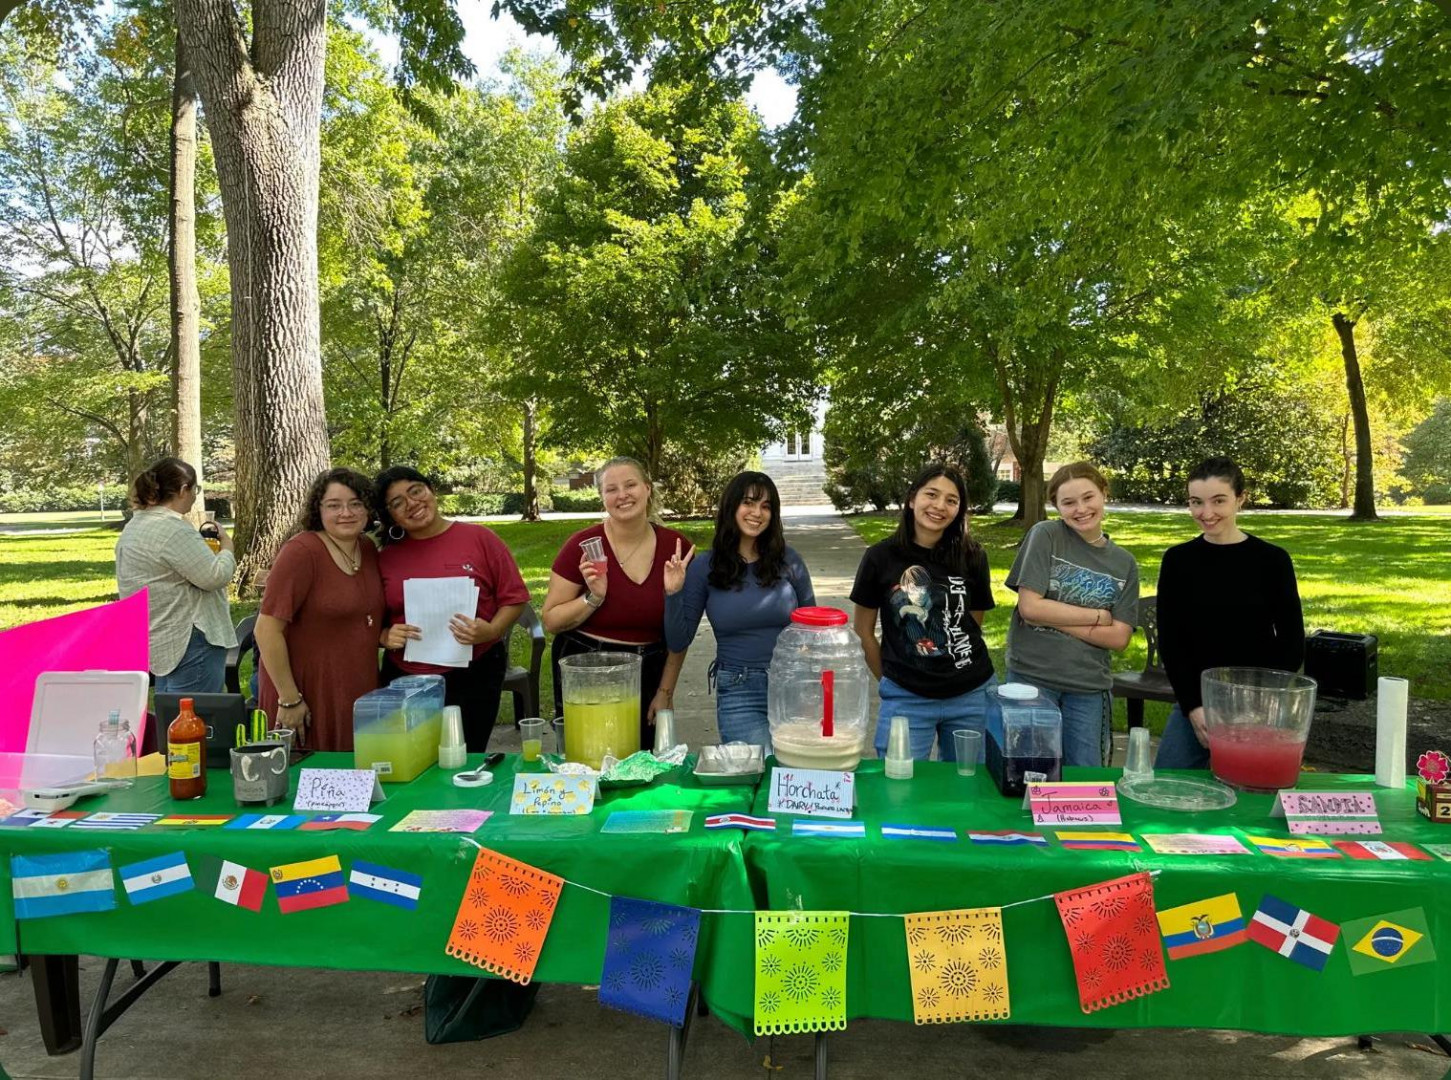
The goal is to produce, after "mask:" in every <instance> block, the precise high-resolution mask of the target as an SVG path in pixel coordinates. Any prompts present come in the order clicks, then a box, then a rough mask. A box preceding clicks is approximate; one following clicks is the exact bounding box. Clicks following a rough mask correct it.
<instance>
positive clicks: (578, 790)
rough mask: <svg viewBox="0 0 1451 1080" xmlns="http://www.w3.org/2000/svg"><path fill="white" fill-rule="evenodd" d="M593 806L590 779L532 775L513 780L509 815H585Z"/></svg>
mask: <svg viewBox="0 0 1451 1080" xmlns="http://www.w3.org/2000/svg"><path fill="white" fill-rule="evenodd" d="M594 805H595V778H594V777H593V776H560V775H559V774H557V773H555V774H549V773H542V774H541V773H535V774H533V775H528V774H524V775H519V776H516V777H514V797H513V798H512V799H510V800H509V813H511V814H588V813H589V812H590V811H591V810H593V809H594Z"/></svg>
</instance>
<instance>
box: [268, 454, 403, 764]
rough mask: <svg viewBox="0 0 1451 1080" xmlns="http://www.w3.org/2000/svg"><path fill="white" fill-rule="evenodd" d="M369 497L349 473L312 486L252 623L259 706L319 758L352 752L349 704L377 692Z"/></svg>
mask: <svg viewBox="0 0 1451 1080" xmlns="http://www.w3.org/2000/svg"><path fill="white" fill-rule="evenodd" d="M372 493H373V485H372V482H371V481H369V479H368V478H367V477H366V476H364V475H363V474H362V473H358V472H354V471H353V470H352V469H329V470H328V471H327V472H325V473H322V474H321V475H320V476H318V478H317V479H316V480H314V481H313V484H312V488H311V490H309V491H308V493H307V502H306V504H305V505H304V508H303V511H302V517H301V520H300V521H299V522H298V525H297V531H296V532H295V533H294V535H293V536H292V538H291V539H289V540H288V541H287V543H285V544H283V545H282V548H281V550H280V551H278V553H277V558H276V560H275V561H274V562H273V564H272V570H271V572H270V573H269V574H268V575H267V591H266V592H265V593H264V594H263V596H262V610H261V612H260V613H259V614H258V616H257V629H256V636H257V648H258V650H259V651H260V652H261V654H262V663H261V670H260V676H261V678H260V682H259V686H258V694H257V698H258V704H259V705H260V707H261V708H262V710H263V711H264V712H265V713H266V714H267V715H268V716H269V717H270V718H271V719H272V721H273V723H274V724H276V725H277V726H278V727H287V728H291V729H292V730H294V731H296V732H297V733H298V738H299V740H302V741H305V742H306V743H307V745H308V746H311V747H313V748H314V749H317V750H337V751H347V750H351V749H352V748H353V702H355V701H356V700H357V699H358V698H360V697H362V696H363V695H364V694H366V693H367V692H368V691H369V690H376V689H377V688H378V637H379V634H380V633H381V631H382V628H383V578H382V575H381V574H380V573H379V572H378V549H377V547H376V546H374V544H373V542H372V541H371V540H370V539H368V537H367V535H366V532H367V529H368V526H369V525H370V524H371V523H372V520H373V513H372V507H371V506H370V505H369V499H370V498H371V497H372Z"/></svg>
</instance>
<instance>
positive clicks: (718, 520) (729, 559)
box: [706, 472, 786, 589]
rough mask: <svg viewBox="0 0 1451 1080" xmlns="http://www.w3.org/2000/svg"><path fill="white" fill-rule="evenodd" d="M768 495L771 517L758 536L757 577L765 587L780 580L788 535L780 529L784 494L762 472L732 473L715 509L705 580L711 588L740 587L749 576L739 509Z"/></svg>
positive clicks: (784, 562) (784, 561)
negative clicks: (707, 574) (708, 572)
mask: <svg viewBox="0 0 1451 1080" xmlns="http://www.w3.org/2000/svg"><path fill="white" fill-rule="evenodd" d="M762 495H764V496H766V499H767V501H768V502H769V503H770V504H771V520H770V521H769V522H768V523H767V524H766V531H765V532H763V533H761V535H760V536H758V537H757V538H756V557H757V560H758V561H757V562H756V578H757V580H759V581H760V583H761V584H762V585H763V586H765V587H766V588H770V587H771V586H772V585H774V584H776V582H778V581H780V580H781V570H782V567H783V566H785V564H786V535H785V533H783V532H782V530H781V496H780V494H779V493H778V492H777V491H776V484H775V481H773V480H772V479H771V478H770V477H769V476H767V475H766V474H765V473H763V472H741V473H736V475H735V476H733V477H731V481H730V483H728V484H727V485H726V489H725V491H724V492H723V493H722V494H721V497H720V509H719V510H717V511H716V513H715V537H714V539H712V540H711V542H710V574H709V576H707V578H706V581H707V582H708V583H709V585H710V587H711V588H712V589H739V588H740V587H741V585H742V584H743V583H744V581H745V579H746V560H745V559H743V558H741V529H740V526H739V525H737V524H736V511H737V510H738V509H739V508H740V505H741V503H742V502H743V501H744V500H745V499H747V498H752V499H759V498H760V497H761V496H762Z"/></svg>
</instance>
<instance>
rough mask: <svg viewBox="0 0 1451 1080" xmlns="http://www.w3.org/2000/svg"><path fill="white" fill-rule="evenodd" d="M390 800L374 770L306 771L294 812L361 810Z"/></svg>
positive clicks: (300, 775)
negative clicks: (387, 799)
mask: <svg viewBox="0 0 1451 1080" xmlns="http://www.w3.org/2000/svg"><path fill="white" fill-rule="evenodd" d="M387 797H388V796H387V795H385V794H384V793H383V785H382V784H380V783H379V782H378V774H377V773H375V772H374V771H373V770H372V769H302V770H300V771H299V772H298V776H297V795H296V797H295V798H294V800H293V803H292V809H293V810H294V811H301V810H330V811H344V812H345V811H349V810H351V811H360V810H366V809H368V807H369V806H371V805H372V804H373V803H375V802H382V801H383V800H384V799H386V798H387Z"/></svg>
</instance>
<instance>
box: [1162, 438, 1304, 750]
mask: <svg viewBox="0 0 1451 1080" xmlns="http://www.w3.org/2000/svg"><path fill="white" fill-rule="evenodd" d="M1243 506H1244V473H1243V472H1241V471H1240V468H1239V466H1238V465H1236V464H1235V463H1234V462H1233V461H1230V460H1229V459H1228V458H1210V459H1209V460H1207V461H1205V462H1203V463H1202V464H1200V465H1199V467H1198V468H1196V469H1195V470H1194V471H1193V472H1192V473H1190V474H1189V512H1190V513H1191V514H1192V515H1193V517H1194V520H1195V522H1196V523H1197V524H1198V525H1199V529H1200V535H1199V536H1198V537H1196V538H1195V539H1193V540H1190V541H1189V542H1188V543H1185V544H1178V545H1176V546H1174V547H1171V548H1170V549H1169V550H1168V551H1166V552H1164V561H1163V564H1162V566H1161V567H1160V569H1159V591H1158V611H1159V651H1160V655H1161V656H1162V657H1163V661H1164V668H1165V670H1166V671H1167V672H1168V674H1169V681H1170V682H1171V683H1172V684H1173V686H1174V696H1175V698H1176V699H1177V700H1176V702H1175V705H1174V708H1173V711H1172V712H1170V714H1169V723H1168V724H1167V725H1166V726H1165V728H1164V737H1163V739H1162V740H1160V742H1159V753H1158V755H1157V756H1156V758H1155V759H1154V765H1155V767H1156V768H1160V769H1205V768H1208V767H1209V747H1208V740H1207V739H1206V738H1205V736H1204V707H1203V704H1202V702H1201V700H1200V690H1199V676H1200V674H1201V673H1203V672H1204V671H1205V670H1206V669H1208V668H1212V667H1231V666H1235V667H1262V668H1277V669H1279V670H1281V671H1298V670H1299V668H1300V664H1301V662H1302V661H1303V660H1304V658H1305V620H1304V616H1303V615H1302V613H1301V611H1300V590H1299V586H1298V585H1297V584H1296V582H1295V566H1294V563H1292V562H1291V561H1290V553H1289V552H1287V551H1286V550H1285V549H1284V548H1280V547H1276V546H1275V545H1274V544H1271V543H1268V542H1266V541H1264V540H1261V539H1260V538H1259V537H1257V536H1251V535H1250V534H1249V533H1246V532H1244V531H1243V530H1242V529H1240V527H1239V525H1238V524H1237V523H1236V521H1235V517H1236V515H1238V513H1239V511H1240V509H1241V507H1243Z"/></svg>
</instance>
